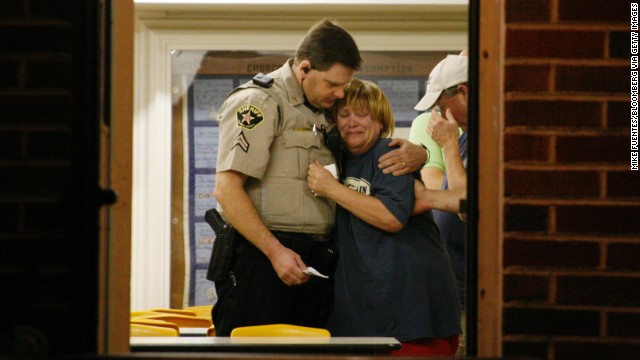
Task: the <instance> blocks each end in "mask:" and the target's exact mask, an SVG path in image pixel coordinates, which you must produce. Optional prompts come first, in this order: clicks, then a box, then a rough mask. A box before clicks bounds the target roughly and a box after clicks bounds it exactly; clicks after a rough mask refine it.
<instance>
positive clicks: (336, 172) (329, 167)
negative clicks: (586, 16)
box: [324, 164, 338, 179]
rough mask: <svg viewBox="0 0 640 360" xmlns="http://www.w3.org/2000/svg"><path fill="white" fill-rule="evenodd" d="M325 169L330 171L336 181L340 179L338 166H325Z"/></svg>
mask: <svg viewBox="0 0 640 360" xmlns="http://www.w3.org/2000/svg"><path fill="white" fill-rule="evenodd" d="M324 168H325V169H327V170H329V172H330V173H331V175H333V177H334V178H336V179H337V178H338V170H337V169H336V164H329V165H325V167H324Z"/></svg>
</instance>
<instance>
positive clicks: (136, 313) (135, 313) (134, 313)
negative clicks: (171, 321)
mask: <svg viewBox="0 0 640 360" xmlns="http://www.w3.org/2000/svg"><path fill="white" fill-rule="evenodd" d="M147 315H158V313H157V312H155V311H151V310H138V311H132V312H131V313H130V316H131V317H132V318H134V317H140V316H147Z"/></svg>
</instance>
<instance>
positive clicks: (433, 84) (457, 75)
mask: <svg viewBox="0 0 640 360" xmlns="http://www.w3.org/2000/svg"><path fill="white" fill-rule="evenodd" d="M468 63H469V58H468V57H466V56H460V55H447V57H446V58H444V60H442V61H440V62H439V63H438V65H436V66H435V67H434V68H433V70H431V74H429V79H428V80H427V92H426V93H425V94H424V96H423V97H422V99H420V101H419V102H418V105H416V106H415V107H414V109H416V110H417V111H425V110H429V109H431V108H432V107H433V105H434V104H435V103H436V100H438V98H439V97H440V94H441V93H442V90H444V89H447V88H450V87H452V86H454V85H458V84H462V83H464V82H467V79H468V75H467V74H468Z"/></svg>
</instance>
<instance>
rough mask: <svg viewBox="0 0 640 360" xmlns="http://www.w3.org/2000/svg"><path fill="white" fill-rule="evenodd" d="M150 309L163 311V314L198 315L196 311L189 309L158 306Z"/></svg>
mask: <svg viewBox="0 0 640 360" xmlns="http://www.w3.org/2000/svg"><path fill="white" fill-rule="evenodd" d="M149 311H153V312H159V313H163V314H176V315H186V316H198V315H197V314H196V313H195V312H194V311H191V310H187V309H170V308H156V309H151V310H149Z"/></svg>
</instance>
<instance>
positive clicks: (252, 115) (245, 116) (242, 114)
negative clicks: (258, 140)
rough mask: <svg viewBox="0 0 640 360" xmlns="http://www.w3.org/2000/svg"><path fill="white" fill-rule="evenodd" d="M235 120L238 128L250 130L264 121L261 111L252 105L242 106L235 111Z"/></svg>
mask: <svg viewBox="0 0 640 360" xmlns="http://www.w3.org/2000/svg"><path fill="white" fill-rule="evenodd" d="M236 118H237V119H238V126H240V127H243V128H245V129H247V130H252V129H253V128H254V127H256V126H258V125H259V124H260V123H261V122H262V120H264V114H262V110H260V109H258V108H257V107H255V106H253V105H243V106H241V107H239V108H238V110H236Z"/></svg>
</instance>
